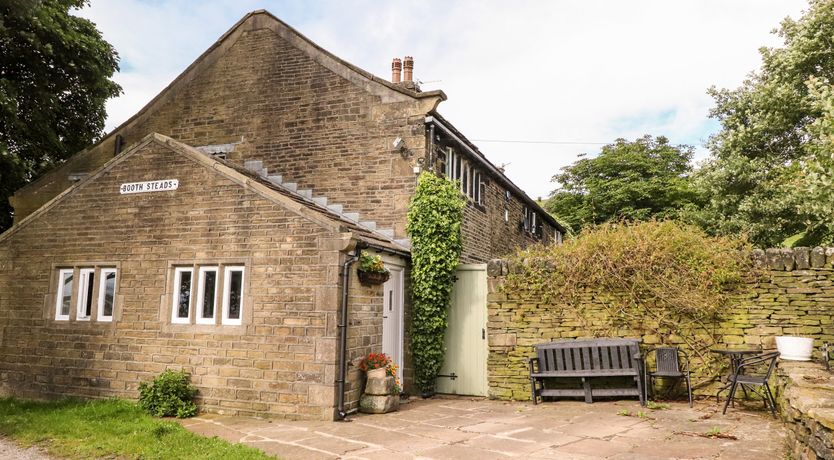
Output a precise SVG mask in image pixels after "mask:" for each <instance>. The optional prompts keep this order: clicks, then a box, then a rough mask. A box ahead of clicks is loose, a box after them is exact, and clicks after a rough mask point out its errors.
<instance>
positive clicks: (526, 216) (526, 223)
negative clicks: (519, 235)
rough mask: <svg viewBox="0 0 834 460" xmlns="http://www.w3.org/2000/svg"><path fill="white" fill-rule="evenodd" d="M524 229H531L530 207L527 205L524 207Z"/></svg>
mask: <svg viewBox="0 0 834 460" xmlns="http://www.w3.org/2000/svg"><path fill="white" fill-rule="evenodd" d="M524 231H525V232H529V231H530V209H529V208H527V206H525V207H524Z"/></svg>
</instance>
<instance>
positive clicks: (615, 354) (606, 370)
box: [530, 339, 646, 405]
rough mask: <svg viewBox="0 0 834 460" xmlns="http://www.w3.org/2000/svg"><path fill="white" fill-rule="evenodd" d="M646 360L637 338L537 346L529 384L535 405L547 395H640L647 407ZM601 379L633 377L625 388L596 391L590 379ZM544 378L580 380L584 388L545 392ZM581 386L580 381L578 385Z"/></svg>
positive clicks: (591, 397) (589, 397) (590, 399)
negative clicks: (631, 382)
mask: <svg viewBox="0 0 834 460" xmlns="http://www.w3.org/2000/svg"><path fill="white" fill-rule="evenodd" d="M642 366H643V361H642V357H641V355H640V341H639V340H637V339H577V340H558V341H554V342H548V343H542V344H538V345H536V357H535V358H530V385H531V387H532V393H533V403H534V404H538V400H539V397H544V396H573V397H578V396H585V402H587V403H592V402H594V396H637V397H638V398H639V399H640V404H641V405H645V404H646V401H645V395H644V393H643V380H642V372H643V371H642ZM599 377H632V378H633V381H634V383H633V385H629V386H628V387H625V388H593V387H592V385H591V380H592V379H593V378H599ZM545 379H581V383H582V387H581V388H564V389H546V388H545V387H544V381H545ZM577 383H578V382H577Z"/></svg>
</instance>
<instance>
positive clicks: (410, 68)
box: [403, 56, 414, 81]
mask: <svg viewBox="0 0 834 460" xmlns="http://www.w3.org/2000/svg"><path fill="white" fill-rule="evenodd" d="M413 72H414V58H413V57H411V56H406V57H405V59H403V81H413V80H414V79H413V75H412V74H413Z"/></svg>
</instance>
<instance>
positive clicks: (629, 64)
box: [81, 0, 807, 197]
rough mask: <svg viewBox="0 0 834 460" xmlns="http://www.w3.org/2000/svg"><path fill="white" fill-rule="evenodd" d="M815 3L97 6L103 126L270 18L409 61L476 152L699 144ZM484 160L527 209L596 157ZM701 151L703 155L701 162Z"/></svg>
mask: <svg viewBox="0 0 834 460" xmlns="http://www.w3.org/2000/svg"><path fill="white" fill-rule="evenodd" d="M806 7H807V4H806V2H805V1H804V0H734V1H723V0H706V1H697V0H690V1H674V2H670V1H668V0H636V1H629V2H619V1H610V0H609V1H603V0H596V1H547V2H544V1H534V0H523V1H515V2H506V1H501V2H499V1H475V0H463V1H457V2H448V1H447V2H444V1H440V0H427V1H420V2H417V1H398V2H391V1H388V2H382V1H371V0H351V1H347V0H344V1H336V0H326V1H319V2H303V1H297V2H291V1H286V2H277V1H271V2H270V1H267V2H255V1H249V0H245V1H240V0H238V1H235V0H222V1H220V0H206V1H202V2H188V1H174V0H170V1H154V2H147V1H140V0H107V1H104V0H98V1H96V0H94V1H93V4H92V6H91V7H90V8H88V9H86V10H83V11H82V12H81V14H82V15H84V16H87V17H90V18H92V19H93V20H94V21H95V22H96V23H97V24H98V25H99V28H100V29H101V30H102V31H103V33H104V36H105V38H106V39H108V40H109V41H110V42H111V43H113V44H114V46H115V47H116V49H117V50H118V51H119V53H120V54H121V55H122V57H123V59H124V60H125V62H126V63H127V64H128V66H127V68H126V70H127V71H126V72H124V73H123V74H121V75H119V77H118V81H119V83H120V84H122V86H123V87H124V89H125V94H124V95H123V96H122V97H120V98H118V99H116V100H114V101H111V103H109V104H108V113H109V118H108V123H107V126H108V128H112V127H114V126H117V125H118V124H119V123H121V122H122V121H124V120H126V119H127V118H129V117H130V116H131V115H132V114H133V113H135V112H136V111H137V110H139V109H140V108H141V107H142V105H144V104H145V103H146V102H147V101H149V100H150V99H151V98H152V97H153V96H154V95H156V93H158V92H159V91H160V90H162V88H164V87H165V86H166V85H167V84H168V83H169V82H170V81H171V80H172V79H173V78H174V77H175V76H176V75H177V74H178V73H179V72H181V71H182V70H184V69H185V67H187V66H188V65H189V64H190V63H191V62H192V61H193V60H194V59H195V58H196V57H197V56H199V55H200V54H201V53H202V52H203V51H204V50H205V49H206V48H208V46H210V45H211V44H212V43H213V42H214V41H215V40H216V39H217V38H218V37H219V36H220V35H221V34H222V33H223V32H224V31H225V30H227V29H228V28H229V27H231V26H232V25H233V24H234V23H235V22H236V21H237V20H238V19H240V17H242V16H243V15H244V14H245V12H247V11H250V10H254V9H258V8H265V9H267V10H269V11H271V12H272V13H273V14H275V15H276V16H278V17H280V18H282V19H283V20H284V21H285V22H287V23H289V24H290V25H291V26H293V27H295V28H296V29H298V30H299V31H300V32H301V33H303V34H305V35H306V36H308V37H309V38H311V39H312V40H314V41H316V42H317V43H318V44H319V45H321V46H323V47H325V48H326V49H328V50H330V51H332V52H334V53H335V54H337V55H339V56H340V57H342V58H344V59H346V60H348V61H350V62H352V63H354V64H356V65H358V66H360V67H362V68H365V69H366V70H368V71H371V72H372V73H374V74H376V75H379V76H382V77H386V78H387V77H389V75H390V61H391V58H392V57H394V56H399V57H402V56H404V55H407V54H408V55H412V56H414V58H415V76H416V78H418V79H421V80H423V81H433V80H442V81H441V82H440V83H427V84H425V85H424V89H435V88H440V89H443V90H444V91H445V92H446V94H447V95H448V96H449V100H448V101H446V102H444V103H443V104H441V106H440V111H441V113H443V114H444V116H446V117H447V118H449V119H450V120H451V121H452V122H453V123H455V125H456V126H457V127H458V128H459V129H461V130H462V131H463V132H464V133H465V134H466V135H467V136H468V137H469V138H471V139H495V138H501V139H521V140H524V139H527V140H557V141H559V140H573V141H602V142H609V141H612V140H613V139H615V138H617V137H625V138H634V137H637V136H640V135H643V134H647V133H648V134H654V135H666V136H667V137H669V138H670V139H671V141H672V142H674V143H689V144H697V143H699V142H701V141H703V140H704V137H705V136H706V134H707V132H706V131H708V130H709V129H710V128H712V127H714V123H710V122H709V121H708V119H707V112H708V110H709V108H710V107H711V106H712V101H711V99H710V98H709V97H708V96H707V95H706V89H707V88H708V87H709V86H710V85H717V86H719V87H735V86H738V85H739V84H740V83H741V81H742V79H743V78H744V77H745V76H746V75H747V73H749V72H750V71H752V70H754V69H756V68H757V67H758V65H759V62H760V61H759V55H758V51H757V50H758V48H759V47H760V46H763V45H770V46H773V45H778V44H779V41H778V38H777V37H775V36H773V35H771V34H770V31H771V30H772V29H774V28H775V27H777V26H778V24H779V22H780V21H781V19H782V18H784V17H785V16H789V15H790V16H792V17H794V18H796V17H798V16H799V14H800V12H801V10H802V9H804V8H806ZM479 147H480V148H481V150H482V151H484V152H485V153H486V154H487V156H488V157H489V158H490V159H491V160H492V161H493V162H494V163H497V164H499V163H510V165H509V167H508V168H507V171H508V175H509V176H510V177H511V178H512V179H513V180H514V181H515V182H516V183H517V184H519V186H521V187H522V188H523V189H525V190H526V191H527V192H528V193H529V194H530V195H531V196H533V197H536V196H546V195H547V194H548V192H549V191H550V190H551V189H552V188H553V185H552V184H551V183H550V182H549V181H550V177H551V176H552V175H553V174H554V173H556V172H557V171H558V170H559V168H560V167H562V166H564V165H567V164H569V163H571V162H572V161H574V160H575V159H576V155H577V154H579V153H583V152H587V153H594V152H596V151H598V149H599V146H595V145H579V146H577V145H548V144H533V145H525V144H497V143H480V144H479ZM703 155H704V152H703V149H701V150H700V152H699V156H703Z"/></svg>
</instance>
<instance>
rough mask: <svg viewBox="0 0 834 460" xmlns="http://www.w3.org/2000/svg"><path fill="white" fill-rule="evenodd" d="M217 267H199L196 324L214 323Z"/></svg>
mask: <svg viewBox="0 0 834 460" xmlns="http://www.w3.org/2000/svg"><path fill="white" fill-rule="evenodd" d="M216 306H217V267H200V278H199V279H198V280H197V324H214V312H215V310H216V309H217V308H216Z"/></svg>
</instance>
